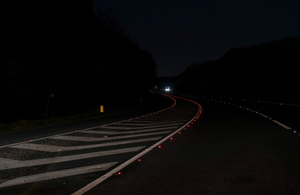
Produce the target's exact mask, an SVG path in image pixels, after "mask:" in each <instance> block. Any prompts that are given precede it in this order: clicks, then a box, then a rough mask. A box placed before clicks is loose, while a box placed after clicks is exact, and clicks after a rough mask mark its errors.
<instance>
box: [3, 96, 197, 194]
mask: <svg viewBox="0 0 300 195" xmlns="http://www.w3.org/2000/svg"><path fill="white" fill-rule="evenodd" d="M170 98H172V97H170ZM172 99H173V100H174V104H173V105H172V106H170V107H169V108H166V109H163V110H159V111H157V112H155V113H150V114H147V115H142V116H138V117H135V118H130V119H126V120H121V121H119V122H114V123H110V124H102V125H98V126H94V127H90V128H85V129H80V128H79V129H76V130H73V131H69V132H64V133H58V134H55V135H50V136H46V137H42V136H38V138H37V139H33V140H28V141H23V142H18V143H10V144H8V145H2V146H0V194H42V193H43V194H71V193H74V194H83V193H85V192H87V191H89V190H90V189H92V188H93V187H94V186H96V185H98V184H100V183H101V182H103V181H105V180H106V179H107V178H109V177H110V176H112V175H114V174H118V172H119V170H122V169H123V168H124V167H126V166H127V165H128V164H130V163H131V162H135V161H138V160H139V158H141V157H142V156H143V155H144V154H146V153H148V152H149V151H151V150H152V149H154V148H160V147H161V146H160V144H161V143H163V142H164V141H166V140H168V139H172V136H173V135H175V134H177V133H178V134H179V133H181V131H182V130H183V129H184V128H187V126H188V125H190V123H191V122H192V123H193V122H194V121H196V119H198V117H199V115H200V113H201V106H200V105H198V104H196V103H192V102H190V101H185V100H181V99H177V102H178V103H177V104H176V100H175V99H174V98H172ZM53 128H55V127H53ZM58 128H59V127H58ZM6 136H7V135H6ZM120 173H121V172H120Z"/></svg>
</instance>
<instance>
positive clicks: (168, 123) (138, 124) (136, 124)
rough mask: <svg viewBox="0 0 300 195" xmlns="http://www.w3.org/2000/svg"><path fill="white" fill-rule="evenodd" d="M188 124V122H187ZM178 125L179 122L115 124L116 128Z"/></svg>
mask: <svg viewBox="0 0 300 195" xmlns="http://www.w3.org/2000/svg"><path fill="white" fill-rule="evenodd" d="M185 122H186V121H185ZM185 122H180V124H184V123H185ZM174 123H175V124H178V123H179V122H178V121H170V122H163V123H147V124H145V123H142V124H141V123H118V124H115V125H114V126H117V127H118V126H151V125H173V124H174Z"/></svg>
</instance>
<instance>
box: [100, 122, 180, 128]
mask: <svg viewBox="0 0 300 195" xmlns="http://www.w3.org/2000/svg"><path fill="white" fill-rule="evenodd" d="M175 125H182V123H173V126H175ZM169 126H170V125H152V126H146V127H145V126H141V127H119V126H118V127H116V126H108V127H106V126H102V127H99V129H124V130H134V129H150V128H159V127H169Z"/></svg>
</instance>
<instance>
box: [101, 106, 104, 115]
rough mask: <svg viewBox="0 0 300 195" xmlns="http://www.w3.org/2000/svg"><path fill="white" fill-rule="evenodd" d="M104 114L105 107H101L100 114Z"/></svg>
mask: <svg viewBox="0 0 300 195" xmlns="http://www.w3.org/2000/svg"><path fill="white" fill-rule="evenodd" d="M103 112H104V106H103V105H101V106H100V113H103Z"/></svg>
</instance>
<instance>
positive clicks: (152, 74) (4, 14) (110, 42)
mask: <svg viewBox="0 0 300 195" xmlns="http://www.w3.org/2000/svg"><path fill="white" fill-rule="evenodd" d="M1 9H3V10H4V11H1V16H0V22H1V32H0V33H1V34H0V87H1V90H0V114H1V118H0V121H2V122H7V121H11V120H17V119H21V118H23V119H24V118H26V119H31V118H41V117H45V116H52V115H55V116H62V115H67V114H74V113H80V112H86V111H91V110H94V109H97V108H98V107H99V105H100V104H122V103H128V102H130V101H136V100H140V99H141V97H142V96H143V94H144V92H146V91H147V90H149V89H150V88H151V87H152V85H153V84H154V80H155V78H156V65H155V62H154V61H153V59H152V56H151V54H150V53H149V52H148V51H145V50H141V49H140V48H139V46H138V44H136V43H134V42H133V41H132V40H131V39H130V38H129V37H128V36H125V35H124V34H123V33H122V31H120V28H119V26H115V23H113V24H114V25H111V21H108V22H105V20H106V19H103V18H97V17H95V14H94V12H93V3H92V0H10V1H8V2H7V3H6V4H5V5H3V3H1ZM98 15H99V13H98ZM100 15H101V14H100Z"/></svg>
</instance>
